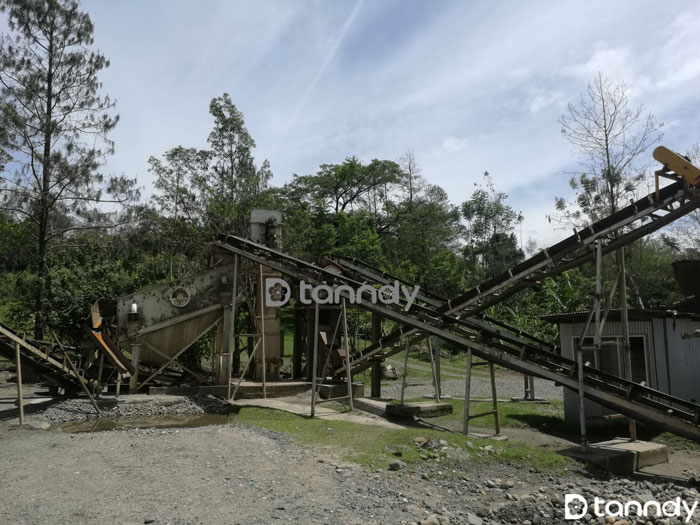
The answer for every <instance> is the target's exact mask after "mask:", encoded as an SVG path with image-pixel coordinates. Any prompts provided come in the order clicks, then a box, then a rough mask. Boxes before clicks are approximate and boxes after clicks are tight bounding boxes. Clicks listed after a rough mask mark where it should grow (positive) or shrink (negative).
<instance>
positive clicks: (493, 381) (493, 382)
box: [489, 361, 501, 436]
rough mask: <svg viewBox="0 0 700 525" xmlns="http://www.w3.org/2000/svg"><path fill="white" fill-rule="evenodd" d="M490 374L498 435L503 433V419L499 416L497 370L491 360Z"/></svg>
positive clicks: (494, 417)
mask: <svg viewBox="0 0 700 525" xmlns="http://www.w3.org/2000/svg"><path fill="white" fill-rule="evenodd" d="M489 374H490V375H491V400H492V402H493V419H494V422H495V427H496V435H497V436H498V435H500V434H501V421H500V419H499V417H498V395H497V394H496V370H495V367H494V365H493V363H492V362H490V361H489Z"/></svg>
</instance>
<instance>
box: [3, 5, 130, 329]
mask: <svg viewBox="0 0 700 525" xmlns="http://www.w3.org/2000/svg"><path fill="white" fill-rule="evenodd" d="M0 9H2V11H3V12H6V13H7V18H8V23H9V28H10V32H9V34H7V35H4V36H3V37H2V41H1V42H0V87H1V90H2V91H1V92H0V115H1V116H0V120H1V121H2V122H3V123H4V124H5V126H6V127H5V129H4V133H5V134H6V141H7V142H8V143H9V144H8V145H7V147H6V148H5V152H6V155H9V156H10V157H11V161H10V162H8V163H7V164H5V168H4V170H3V172H2V179H1V180H0V184H1V186H0V190H1V191H2V194H3V195H2V202H0V207H2V209H4V210H5V211H6V212H7V213H10V214H11V215H12V216H14V217H16V218H22V219H27V220H29V221H31V222H33V223H35V224H36V226H37V228H36V239H35V240H36V246H37V265H36V276H37V280H36V294H35V304H34V313H35V328H34V335H35V337H36V338H38V339H41V338H42V337H43V335H44V325H45V321H46V316H47V312H46V301H45V299H46V293H47V286H48V283H47V278H48V275H49V265H48V254H49V250H50V248H51V246H52V244H53V243H55V241H57V240H59V239H61V238H65V237H66V236H67V235H68V234H69V232H72V231H74V230H76V229H86V228H98V227H105V226H107V225H109V224H111V222H110V217H109V216H108V215H107V214H105V213H103V212H102V211H101V210H100V208H99V206H98V203H99V202H104V201H110V202H124V201H126V200H127V199H128V198H129V197H131V196H133V193H132V191H133V185H134V181H128V180H126V179H124V178H116V179H111V180H109V181H105V180H104V179H103V177H102V175H100V174H98V173H97V172H96V170H97V168H98V166H99V165H100V163H101V162H102V160H103V158H104V157H105V155H108V154H110V153H111V152H112V150H113V144H112V143H111V142H110V141H109V140H108V139H107V134H108V132H109V131H111V130H112V129H113V128H114V126H115V125H116V123H117V118H118V117H116V116H112V115H111V114H110V110H111V109H112V108H113V103H112V102H111V101H110V100H109V98H108V97H102V96H100V94H99V92H100V87H101V85H100V82H99V81H98V77H97V75H98V73H99V72H100V71H101V70H102V69H103V68H105V67H107V66H108V61H107V59H106V58H105V57H104V56H103V55H101V54H100V53H98V52H95V51H92V50H91V49H90V47H91V46H92V44H93V24H92V22H91V20H90V17H89V16H88V15H87V14H86V13H83V12H80V11H79V10H78V3H77V2H76V1H75V0H0ZM103 192H106V193H107V194H108V195H109V196H108V197H105V196H104V195H103ZM112 218H113V217H112Z"/></svg>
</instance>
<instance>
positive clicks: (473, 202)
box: [462, 172, 524, 281]
mask: <svg viewBox="0 0 700 525" xmlns="http://www.w3.org/2000/svg"><path fill="white" fill-rule="evenodd" d="M484 179H485V181H486V185H485V186H480V185H478V184H475V186H477V189H476V190H475V191H474V193H472V195H471V197H470V198H469V200H467V201H465V202H463V203H462V216H463V217H464V219H465V220H466V221H467V227H466V241H467V242H466V245H465V247H464V257H465V259H466V260H467V262H468V264H469V266H470V268H471V271H472V273H473V280H476V281H478V280H481V279H483V278H485V277H492V276H494V275H497V274H499V273H501V272H503V271H505V270H507V269H508V268H510V267H511V266H514V265H515V264H517V263H518V262H520V261H522V260H523V258H524V254H523V252H522V250H520V248H519V247H518V240H517V238H516V236H515V233H514V230H515V225H516V224H518V222H520V221H521V220H522V216H521V215H520V214H519V213H516V211H515V210H513V208H512V207H511V206H509V205H508V204H506V202H505V201H506V199H507V198H508V195H507V194H506V193H504V192H500V191H496V190H495V188H494V185H493V180H492V178H491V176H490V175H489V173H488V172H486V173H484Z"/></svg>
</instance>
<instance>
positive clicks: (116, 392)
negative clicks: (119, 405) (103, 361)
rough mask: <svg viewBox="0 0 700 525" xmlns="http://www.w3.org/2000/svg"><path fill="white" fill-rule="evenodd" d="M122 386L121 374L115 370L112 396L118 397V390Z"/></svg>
mask: <svg viewBox="0 0 700 525" xmlns="http://www.w3.org/2000/svg"><path fill="white" fill-rule="evenodd" d="M121 388H122V375H121V373H119V372H117V388H116V389H115V391H114V397H119V391H120V390H121Z"/></svg>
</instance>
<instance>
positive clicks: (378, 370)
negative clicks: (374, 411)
mask: <svg viewBox="0 0 700 525" xmlns="http://www.w3.org/2000/svg"><path fill="white" fill-rule="evenodd" d="M371 381H372V384H371V390H370V397H373V398H376V399H379V398H380V397H382V362H381V361H380V360H379V359H376V360H375V359H373V360H372V373H371Z"/></svg>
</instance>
